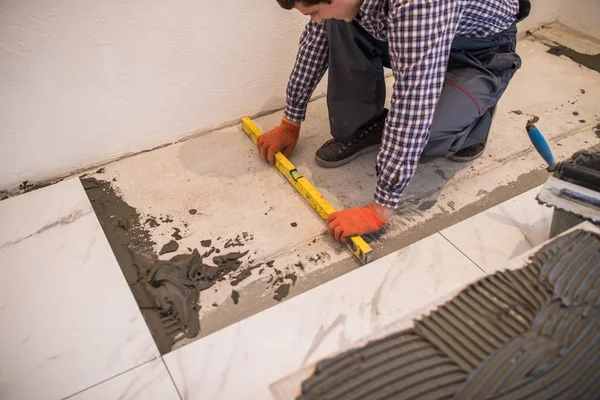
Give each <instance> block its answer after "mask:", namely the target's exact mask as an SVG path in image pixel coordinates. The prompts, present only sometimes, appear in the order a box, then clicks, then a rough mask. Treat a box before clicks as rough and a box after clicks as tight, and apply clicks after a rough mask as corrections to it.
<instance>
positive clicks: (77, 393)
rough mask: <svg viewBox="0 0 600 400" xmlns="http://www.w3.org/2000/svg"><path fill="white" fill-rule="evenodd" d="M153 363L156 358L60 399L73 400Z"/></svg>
mask: <svg viewBox="0 0 600 400" xmlns="http://www.w3.org/2000/svg"><path fill="white" fill-rule="evenodd" d="M154 361H156V358H153V359H151V360H148V361H146V362H144V363H142V364H140V365H136V366H135V367H131V368H129V369H127V370H125V371H123V372H121V373H118V374H116V375H113V376H111V377H110V378H107V379H104V380H103V381H101V382H98V383H96V384H94V385H91V386H88V387H86V388H85V389H82V390H80V391H78V392H76V393H73V394H70V395H68V396H67V397H63V399H62V400H68V399H71V398H73V397H75V396H77V395H79V394H81V393H83V392H87V391H88V390H90V389H93V388H95V387H96V386H100V385H102V384H104V383H106V382H108V381H111V380H113V379H115V378H118V377H119V376H121V375H124V374H126V373H128V372H131V371H133V370H134V369H137V368H140V367H143V366H144V365H146V364H149V363H151V362H154Z"/></svg>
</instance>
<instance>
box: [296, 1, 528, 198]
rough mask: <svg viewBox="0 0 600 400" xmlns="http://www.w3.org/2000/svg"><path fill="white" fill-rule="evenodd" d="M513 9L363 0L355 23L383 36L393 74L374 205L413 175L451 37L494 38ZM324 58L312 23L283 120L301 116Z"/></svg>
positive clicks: (513, 5)
mask: <svg viewBox="0 0 600 400" xmlns="http://www.w3.org/2000/svg"><path fill="white" fill-rule="evenodd" d="M388 1H389V9H388V10H386V5H387V4H388ZM518 12H519V1H518V0H365V2H364V3H363V5H362V7H361V11H360V20H359V21H360V22H359V23H360V24H361V26H362V27H363V28H365V29H366V30H367V31H368V32H369V33H370V34H371V35H373V36H374V37H376V38H377V39H380V40H387V41H388V43H389V52H390V60H391V63H392V70H393V72H394V77H395V83H394V90H393V94H392V106H391V109H390V112H389V114H388V117H387V120H386V127H385V131H384V134H383V139H382V145H381V149H380V151H379V155H378V157H377V170H378V172H379V178H378V182H377V189H376V191H375V202H376V203H378V204H379V205H382V206H386V207H391V208H396V207H397V206H398V204H399V203H400V198H401V197H402V194H403V193H404V190H405V189H406V186H407V185H408V183H409V181H410V180H411V179H412V177H413V175H414V173H415V170H416V168H417V164H418V161H419V158H420V156H421V153H422V151H423V149H424V147H425V145H426V144H427V141H428V140H429V129H430V127H431V121H432V119H433V113H434V111H435V106H436V104H437V101H438V99H439V95H440V92H441V89H442V85H443V83H444V76H445V74H446V67H447V63H448V57H449V54H450V46H451V44H452V41H453V39H454V37H455V36H456V35H463V36H468V37H487V36H492V35H495V34H497V33H499V32H502V31H503V30H505V29H507V28H509V27H510V26H511V25H512V24H513V23H514V22H515V21H516V17H517V14H518ZM328 56H329V48H328V43H327V33H326V30H325V27H324V25H318V24H317V23H315V22H314V21H310V22H309V23H308V24H307V26H306V28H305V30H304V32H303V34H302V36H301V38H300V46H299V51H298V56H297V60H296V64H295V66H294V69H293V71H292V74H291V77H290V80H289V83H288V88H287V106H286V110H285V117H286V118H288V119H290V120H292V121H295V122H298V123H299V122H302V121H304V119H305V116H306V106H307V103H308V101H309V99H310V97H311V96H312V93H313V92H314V90H315V88H316V86H317V84H318V83H319V81H320V80H321V78H322V77H323V75H324V74H325V72H326V71H327V67H328Z"/></svg>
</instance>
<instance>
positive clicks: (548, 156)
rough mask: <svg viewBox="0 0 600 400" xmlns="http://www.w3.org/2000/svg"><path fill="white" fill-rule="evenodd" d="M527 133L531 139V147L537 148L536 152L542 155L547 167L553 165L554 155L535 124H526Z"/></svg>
mask: <svg viewBox="0 0 600 400" xmlns="http://www.w3.org/2000/svg"><path fill="white" fill-rule="evenodd" d="M527 133H528V134H529V139H531V143H533V147H535V149H536V150H537V152H538V153H539V154H540V156H542V158H543V159H544V161H546V162H547V163H548V166H549V167H552V166H554V165H555V164H556V163H555V162H554V155H553V154H552V150H551V149H550V146H549V145H548V142H547V141H546V139H545V138H544V135H542V132H540V130H539V129H538V128H536V127H535V125H533V124H531V125H527Z"/></svg>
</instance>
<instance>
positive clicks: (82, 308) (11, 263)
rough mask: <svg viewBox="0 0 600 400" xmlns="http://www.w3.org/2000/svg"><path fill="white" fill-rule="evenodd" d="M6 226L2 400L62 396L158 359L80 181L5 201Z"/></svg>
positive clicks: (2, 217) (0, 242)
mask: <svg viewBox="0 0 600 400" xmlns="http://www.w3.org/2000/svg"><path fill="white" fill-rule="evenodd" d="M0 221H3V223H2V228H1V229H2V231H1V233H0V317H1V318H2V325H1V328H0V343H1V344H0V354H2V356H1V357H0V399H11V400H12V399H15V400H18V399H27V400H33V399H44V400H46V399H61V398H65V397H67V396H70V395H72V394H74V393H77V392H79V391H81V390H84V389H86V388H88V387H90V386H93V385H95V384H97V383H99V382H102V381H104V380H107V379H109V378H112V377H114V376H117V375H119V374H122V373H124V372H125V371H128V370H130V369H132V368H135V367H138V366H140V365H142V364H144V363H146V362H148V361H150V360H152V359H155V358H156V356H157V354H158V349H157V348H156V345H155V344H154V340H153V339H152V336H151V334H150V332H149V330H148V328H147V326H146V323H145V321H144V320H143V318H142V314H141V313H140V311H139V309H138V306H137V304H136V302H135V300H134V298H133V295H132V293H131V291H130V290H129V286H128V285H127V282H125V280H124V277H123V274H122V273H121V268H120V267H119V265H118V264H117V261H116V259H115V256H114V255H113V253H112V251H111V249H110V247H109V244H108V241H107V240H106V237H105V236H104V232H103V231H102V228H101V227H100V224H99V222H98V220H97V218H96V215H95V214H94V212H93V211H92V207H91V205H90V203H89V201H88V198H87V195H86V194H85V191H84V190H83V187H82V186H81V183H80V181H79V179H72V180H68V181H65V182H61V183H58V184H56V185H54V186H50V187H47V188H44V189H41V190H37V191H34V192H30V193H27V194H24V195H22V196H19V197H15V198H11V199H8V200H5V201H2V202H0ZM9 227H10V229H9Z"/></svg>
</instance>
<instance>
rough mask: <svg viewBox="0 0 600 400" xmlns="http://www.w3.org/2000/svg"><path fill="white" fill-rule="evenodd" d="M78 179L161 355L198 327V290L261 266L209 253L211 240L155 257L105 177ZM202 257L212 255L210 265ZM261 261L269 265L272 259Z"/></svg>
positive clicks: (171, 246) (173, 246)
mask: <svg viewBox="0 0 600 400" xmlns="http://www.w3.org/2000/svg"><path fill="white" fill-rule="evenodd" d="M81 182H82V184H83V186H84V188H85V190H86V193H87V195H88V197H89V199H90V202H91V204H92V207H93V208H94V211H95V212H96V215H97V216H98V220H99V221H100V224H101V225H102V229H103V230H104V233H105V234H106V237H107V239H108V242H109V243H110V246H111V249H112V250H113V252H114V254H115V257H116V258H117V261H118V262H119V265H120V266H121V269H122V271H123V275H124V276H125V279H126V280H127V283H128V284H129V287H130V288H131V291H132V292H133V295H134V297H135V300H136V302H137V303H138V306H139V307H140V311H141V312H142V315H143V316H144V319H145V320H146V323H147V324H148V327H149V328H150V331H151V333H152V336H153V337H154V340H155V341H156V344H157V346H158V349H159V351H160V352H161V354H166V353H168V352H169V351H170V350H171V349H172V346H173V344H174V343H176V342H177V341H179V340H182V339H183V338H194V337H196V336H197V335H198V333H199V332H200V320H199V317H198V311H199V309H200V307H201V305H200V304H199V296H200V292H202V291H204V290H207V289H209V288H211V287H212V286H214V285H215V283H216V282H218V281H221V280H225V279H226V278H227V277H231V278H230V279H231V280H232V282H231V285H232V286H235V285H238V284H239V283H240V282H241V281H243V280H244V279H246V278H248V277H249V276H250V274H251V271H252V270H253V269H256V268H259V267H261V266H262V265H261V264H258V265H250V266H248V267H241V266H242V261H240V259H241V258H242V257H244V256H246V255H247V254H248V251H245V252H230V253H227V254H224V253H222V254H219V255H214V253H215V252H216V253H219V252H220V250H219V249H217V248H216V247H214V246H211V241H210V240H207V241H203V242H202V243H201V244H202V247H208V246H210V247H211V248H210V249H206V251H205V252H204V253H202V254H201V253H200V252H199V251H198V249H190V254H178V255H175V256H173V257H172V258H171V259H169V260H159V259H158V257H157V254H156V253H155V251H154V245H155V243H154V242H153V241H152V239H151V236H150V233H149V232H148V231H147V230H146V228H145V227H144V226H143V225H142V224H141V223H140V215H139V213H138V212H137V211H136V209H135V208H133V207H131V206H129V205H128V204H127V203H126V202H125V201H124V200H123V199H122V198H121V197H120V196H119V195H118V194H117V193H116V192H115V190H114V189H113V187H112V186H111V184H110V182H107V181H103V180H98V179H95V178H83V179H81ZM149 222H151V221H149ZM154 222H155V223H156V224H157V225H158V222H156V221H155V220H154ZM178 231H179V230H178V229H177V230H175V234H174V235H178ZM246 236H247V234H246V233H244V234H243V235H242V236H241V237H239V238H238V237H236V238H235V239H231V240H228V241H227V243H226V244H225V248H228V247H235V246H242V245H243V239H244V238H245V237H246ZM165 247H167V248H166V249H165ZM165 247H163V250H162V251H161V252H160V254H163V253H168V252H171V251H175V250H177V248H178V247H179V245H178V244H177V242H175V241H171V242H169V243H168V244H167V245H166V246H165ZM205 260H211V261H212V265H211V264H210V263H208V262H207V261H205ZM265 265H266V266H267V267H269V268H271V269H272V265H273V262H272V261H270V262H267V263H266V264H265ZM234 272H235V273H236V274H235V275H233V273H234ZM282 281H283V280H282ZM237 300H239V295H238V298H237ZM237 300H236V304H237Z"/></svg>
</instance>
